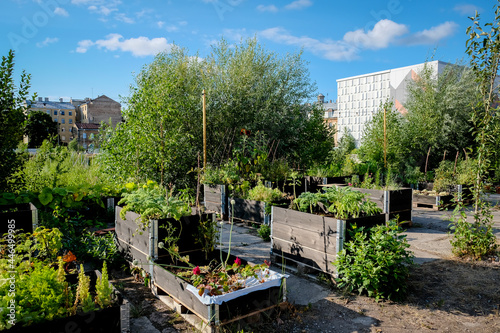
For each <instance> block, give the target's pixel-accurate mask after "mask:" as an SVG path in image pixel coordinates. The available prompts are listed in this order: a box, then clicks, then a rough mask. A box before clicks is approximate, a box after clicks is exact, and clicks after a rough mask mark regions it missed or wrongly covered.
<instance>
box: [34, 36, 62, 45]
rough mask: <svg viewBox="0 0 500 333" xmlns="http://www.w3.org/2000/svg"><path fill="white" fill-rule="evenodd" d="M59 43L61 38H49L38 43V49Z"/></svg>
mask: <svg viewBox="0 0 500 333" xmlns="http://www.w3.org/2000/svg"><path fill="white" fill-rule="evenodd" d="M58 41H59V38H56V37H54V38H50V37H47V38H45V40H44V41H43V42H38V43H36V46H37V47H45V46H48V45H49V44H53V43H56V42H58Z"/></svg>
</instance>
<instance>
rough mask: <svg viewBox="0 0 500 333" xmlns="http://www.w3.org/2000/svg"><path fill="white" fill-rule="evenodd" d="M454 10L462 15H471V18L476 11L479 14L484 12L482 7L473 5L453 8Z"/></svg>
mask: <svg viewBox="0 0 500 333" xmlns="http://www.w3.org/2000/svg"><path fill="white" fill-rule="evenodd" d="M453 10H454V11H456V12H459V13H460V14H462V15H469V16H473V15H474V13H475V11H476V10H477V11H478V12H480V11H482V9H481V8H480V7H478V6H476V5H473V4H461V5H456V6H455V7H453Z"/></svg>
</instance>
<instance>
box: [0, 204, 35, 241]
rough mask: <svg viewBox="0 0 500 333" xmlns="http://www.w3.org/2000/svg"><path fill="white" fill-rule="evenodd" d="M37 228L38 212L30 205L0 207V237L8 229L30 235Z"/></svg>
mask: <svg viewBox="0 0 500 333" xmlns="http://www.w3.org/2000/svg"><path fill="white" fill-rule="evenodd" d="M37 226H38V210H37V209H36V207H35V206H34V205H33V204H32V203H26V204H16V205H1V206H0V236H1V235H3V234H5V233H7V232H8V231H9V229H10V228H12V227H13V228H14V229H15V230H21V229H22V230H23V232H30V233H32V232H33V230H35V229H36V228H37Z"/></svg>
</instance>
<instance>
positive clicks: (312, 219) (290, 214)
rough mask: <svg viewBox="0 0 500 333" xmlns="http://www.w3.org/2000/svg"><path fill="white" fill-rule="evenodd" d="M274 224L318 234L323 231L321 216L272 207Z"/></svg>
mask: <svg viewBox="0 0 500 333" xmlns="http://www.w3.org/2000/svg"><path fill="white" fill-rule="evenodd" d="M274 222H276V223H281V224H286V225H289V226H295V227H299V228H303V229H308V230H314V231H319V232H323V231H324V229H323V217H322V216H320V215H315V214H309V213H303V212H299V211H296V210H292V209H286V208H281V207H276V206H275V207H273V223H274Z"/></svg>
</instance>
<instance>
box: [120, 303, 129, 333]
mask: <svg viewBox="0 0 500 333" xmlns="http://www.w3.org/2000/svg"><path fill="white" fill-rule="evenodd" d="M120 333H130V303H128V302H127V303H125V304H122V305H120Z"/></svg>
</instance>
